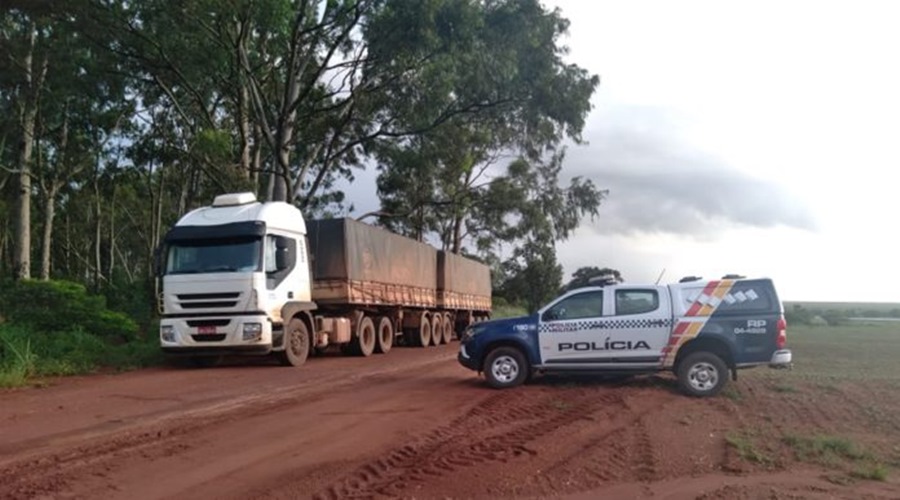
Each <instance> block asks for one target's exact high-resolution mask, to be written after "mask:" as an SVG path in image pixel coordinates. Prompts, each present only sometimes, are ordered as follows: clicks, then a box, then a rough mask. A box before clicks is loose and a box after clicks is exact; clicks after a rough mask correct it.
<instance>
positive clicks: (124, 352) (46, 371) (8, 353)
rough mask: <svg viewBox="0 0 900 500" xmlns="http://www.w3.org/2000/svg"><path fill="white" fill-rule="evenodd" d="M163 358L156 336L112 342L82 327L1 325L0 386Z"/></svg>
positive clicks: (146, 363) (16, 384)
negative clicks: (46, 328) (58, 328)
mask: <svg viewBox="0 0 900 500" xmlns="http://www.w3.org/2000/svg"><path fill="white" fill-rule="evenodd" d="M161 359H162V353H161V352H160V350H159V345H158V344H157V340H156V338H155V337H150V338H148V339H138V340H134V341H131V342H127V343H124V344H113V343H111V342H108V341H106V340H104V339H102V338H100V337H97V336H95V335H91V334H89V333H85V332H84V331H81V330H73V331H68V332H52V333H46V332H34V331H31V330H30V329H29V328H27V327H23V326H14V325H9V324H6V325H0V387H15V386H20V385H24V384H25V383H26V382H27V381H28V379H30V378H31V377H34V376H54V375H78V374H82V373H90V372H93V371H96V370H97V369H99V368H113V369H118V370H122V369H131V368H140V367H142V366H148V365H151V364H157V363H159V362H160V361H161Z"/></svg>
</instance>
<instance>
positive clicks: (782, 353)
mask: <svg viewBox="0 0 900 500" xmlns="http://www.w3.org/2000/svg"><path fill="white" fill-rule="evenodd" d="M792 359H793V356H792V355H791V351H790V350H789V349H781V350H778V351H775V352H774V353H773V354H772V359H771V360H770V361H769V366H770V367H771V368H791V367H793V363H792V362H791V361H792Z"/></svg>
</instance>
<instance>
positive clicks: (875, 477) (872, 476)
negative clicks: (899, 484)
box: [850, 464, 888, 481]
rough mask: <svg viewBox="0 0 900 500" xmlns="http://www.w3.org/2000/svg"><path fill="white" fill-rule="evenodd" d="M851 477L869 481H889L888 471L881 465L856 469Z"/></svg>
mask: <svg viewBox="0 0 900 500" xmlns="http://www.w3.org/2000/svg"><path fill="white" fill-rule="evenodd" d="M850 475H851V476H853V477H855V478H857V479H867V480H869V481H887V476H888V470H887V468H886V467H885V466H883V465H881V464H875V465H870V466H868V467H861V468H859V469H856V470H855V471H852V472H851V473H850Z"/></svg>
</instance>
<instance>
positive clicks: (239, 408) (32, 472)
mask: <svg viewBox="0 0 900 500" xmlns="http://www.w3.org/2000/svg"><path fill="white" fill-rule="evenodd" d="M445 362H446V359H443V358H435V359H429V360H427V361H422V362H419V363H415V366H429V365H434V364H439V363H445ZM408 367H409V366H408V365H407V366H406V367H403V368H401V367H392V368H388V369H377V370H374V371H371V372H368V373H359V374H356V375H354V376H352V377H348V378H346V379H342V380H340V381H337V382H331V383H328V384H321V383H318V382H316V381H315V380H309V381H304V382H302V383H300V384H294V385H291V386H290V387H284V388H281V389H277V390H274V391H269V392H267V393H264V394H253V395H249V396H244V397H237V398H231V399H228V400H225V401H218V402H216V403H213V404H208V405H202V406H199V407H196V408H191V409H188V410H185V411H179V412H174V413H171V414H168V415H154V416H153V418H136V419H134V421H133V422H131V423H130V424H129V425H123V426H119V427H115V428H113V429H108V430H102V429H101V430H96V429H87V430H85V431H84V432H83V433H82V434H81V435H79V436H76V437H77V438H79V439H75V438H73V439H72V440H71V441H66V442H64V443H53V442H52V441H51V442H50V443H49V444H46V449H39V450H38V451H35V452H32V453H29V454H27V455H24V456H22V455H18V456H12V457H10V458H7V459H5V460H3V461H2V462H0V478H3V481H0V498H4V499H6V498H9V499H18V498H23V499H24V498H34V497H42V496H55V495H58V494H59V492H61V491H63V490H64V489H65V488H66V487H67V485H68V483H70V482H72V481H77V480H79V479H80V478H81V477H82V476H85V475H94V476H103V475H105V474H106V473H108V472H110V471H111V470H112V469H113V468H114V463H115V462H116V461H118V460H120V459H122V458H125V457H129V456H140V457H143V458H145V459H153V458H158V457H166V456H171V455H174V454H179V453H182V452H184V451H185V450H187V449H189V448H191V446H193V445H192V444H191V443H192V438H193V437H195V436H196V435H198V431H200V430H202V429H204V428H213V427H216V426H217V425H219V424H222V423H225V422H229V421H233V420H236V419H240V418H242V417H244V416H246V414H247V413H248V412H252V415H253V416H260V415H265V414H273V413H276V412H278V411H281V410H283V409H285V408H289V407H292V406H294V405H298V404H312V403H315V402H317V401H321V400H323V399H325V398H328V397H330V396H331V395H333V394H334V392H335V391H338V390H343V389H347V388H352V387H353V386H354V384H356V383H357V382H358V381H359V380H360V379H362V378H363V377H372V378H375V377H386V376H387V375H388V374H389V373H393V372H397V371H399V370H402V369H406V368H408Z"/></svg>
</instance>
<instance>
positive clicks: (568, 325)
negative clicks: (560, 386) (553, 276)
mask: <svg viewBox="0 0 900 500" xmlns="http://www.w3.org/2000/svg"><path fill="white" fill-rule="evenodd" d="M602 316H603V290H597V289H594V290H585V291H582V292H575V293H573V294H570V295H566V296H563V297H562V298H561V299H559V300H558V301H556V302H555V303H552V304H551V305H550V306H548V307H547V308H545V309H544V310H543V311H542V312H541V315H540V323H539V326H538V333H539V337H540V344H541V362H542V363H543V364H547V365H556V366H572V367H575V366H577V365H579V364H590V363H591V362H592V359H593V358H595V357H596V355H597V353H596V352H595V350H594V347H595V346H594V344H593V342H594V340H595V339H597V338H598V337H599V333H598V332H599V329H600V327H601V324H600V321H601V320H602Z"/></svg>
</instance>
